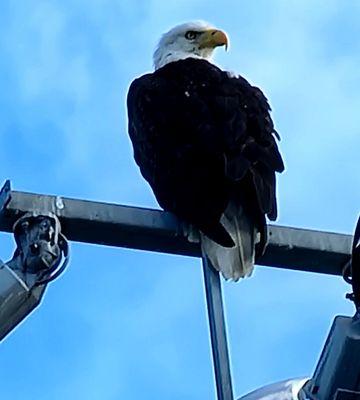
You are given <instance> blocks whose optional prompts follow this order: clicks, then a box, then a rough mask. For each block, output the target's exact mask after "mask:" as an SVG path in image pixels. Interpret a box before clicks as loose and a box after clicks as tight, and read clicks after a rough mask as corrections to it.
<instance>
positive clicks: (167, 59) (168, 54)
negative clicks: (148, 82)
mask: <svg viewBox="0 0 360 400" xmlns="http://www.w3.org/2000/svg"><path fill="white" fill-rule="evenodd" d="M207 50H208V49H202V50H201V51H199V52H195V51H193V52H191V53H190V52H186V51H180V50H171V49H161V48H158V49H157V50H156V51H155V53H154V67H155V70H157V69H159V68H161V67H163V66H164V65H166V64H169V63H171V62H174V61H179V60H185V59H186V58H196V59H199V60H207V61H210V62H211V58H212V57H211V56H212V51H210V49H209V51H207Z"/></svg>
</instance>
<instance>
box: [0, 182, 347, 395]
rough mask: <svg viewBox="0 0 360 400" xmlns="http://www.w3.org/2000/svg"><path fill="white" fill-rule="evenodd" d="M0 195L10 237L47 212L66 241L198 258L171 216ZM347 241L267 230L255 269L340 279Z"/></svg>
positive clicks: (215, 285) (222, 386) (217, 293)
mask: <svg viewBox="0 0 360 400" xmlns="http://www.w3.org/2000/svg"><path fill="white" fill-rule="evenodd" d="M1 193H2V195H3V196H2V197H3V199H5V196H6V207H5V208H4V209H3V211H2V213H0V231H5V232H11V231H12V226H13V224H14V223H15V222H16V221H17V220H18V219H19V218H20V217H21V216H22V215H23V214H25V213H27V212H33V213H36V214H47V213H49V212H51V213H53V214H55V215H56V216H57V217H58V218H59V220H60V222H61V226H62V232H63V233H64V234H65V235H66V236H67V238H68V239H69V240H73V241H78V242H86V243H93V244H100V245H107V246H116V247H127V248H133V249H140V250H148V251H157V252H162V253H171V254H179V255H188V256H195V257H201V256H202V255H201V249H200V246H199V244H196V243H190V242H188V240H187V239H186V238H185V237H184V235H183V233H182V226H181V224H180V222H179V221H178V220H177V219H176V217H175V216H173V215H172V214H169V213H166V212H163V211H160V210H152V209H145V208H138V207H128V206H123V205H117V204H108V203H100V202H93V201H87V200H77V199H69V198H63V197H59V196H48V195H41V194H32V193H24V192H16V191H10V186H9V184H8V183H7V185H5V186H4V188H3V191H2V192H0V197H1ZM9 197H10V201H9ZM4 204H5V200H4ZM0 211H1V210H0ZM351 242H352V236H351V235H344V234H338V233H329V232H319V231H314V230H306V229H298V228H291V227H284V226H274V225H271V226H270V227H269V244H268V247H267V250H266V252H265V254H264V256H263V257H262V258H261V259H260V260H259V261H258V264H260V265H266V266H270V267H279V268H288V269H293V270H302V271H310V272H318V273H324V274H334V275H340V274H342V271H343V268H344V266H345V265H346V264H347V263H348V262H349V259H350V249H351ZM202 259H203V271H204V283H205V293H206V302H207V310H208V317H209V326H210V337H211V347H212V353H213V363H214V373H215V381H216V388H217V398H218V400H233V398H234V397H233V389H232V383H231V371H230V361H229V351H228V344H227V339H226V324H225V316H224V308H223V301H222V292H221V281H220V277H219V273H218V272H217V271H215V270H214V268H213V267H212V265H211V264H210V262H209V260H208V259H207V258H206V257H203V258H202Z"/></svg>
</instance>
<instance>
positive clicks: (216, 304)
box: [202, 255, 234, 400]
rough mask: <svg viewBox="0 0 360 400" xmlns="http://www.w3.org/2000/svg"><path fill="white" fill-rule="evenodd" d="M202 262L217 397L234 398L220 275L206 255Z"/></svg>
mask: <svg viewBox="0 0 360 400" xmlns="http://www.w3.org/2000/svg"><path fill="white" fill-rule="evenodd" d="M202 262H203V271H204V284H205V293H206V303H207V310H208V317H209V325H210V337H211V348H212V355H213V363H214V372H215V380H216V391H217V398H218V400H233V399H234V396H233V389H232V383H231V372H230V361H229V350H228V344H227V339H226V327H225V317H224V306H223V300H222V293H221V281H220V276H219V273H218V272H217V271H216V270H215V269H214V267H213V266H212V265H211V263H210V261H209V259H208V258H207V257H206V256H204V255H203V257H202Z"/></svg>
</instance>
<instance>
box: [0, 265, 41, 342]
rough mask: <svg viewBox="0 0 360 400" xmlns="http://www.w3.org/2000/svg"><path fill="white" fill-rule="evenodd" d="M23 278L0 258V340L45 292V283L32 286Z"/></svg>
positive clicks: (37, 302) (35, 304)
mask: <svg viewBox="0 0 360 400" xmlns="http://www.w3.org/2000/svg"><path fill="white" fill-rule="evenodd" d="M28 277H29V278H30V279H31V278H32V277H31V276H30V275H29V276H28ZM24 278H25V277H24V276H22V275H21V273H20V272H19V271H16V272H15V271H13V270H12V269H11V268H9V267H8V265H7V264H4V263H3V262H2V261H1V260H0V341H1V340H2V339H3V338H4V337H5V336H6V335H7V334H8V333H9V332H11V331H12V330H13V329H14V328H15V327H16V326H17V325H18V324H19V323H20V322H21V321H22V320H23V319H24V318H25V317H26V316H27V315H28V314H29V313H30V312H31V311H32V310H33V309H34V308H35V307H36V306H37V305H38V304H39V303H40V301H41V298H42V296H43V294H44V292H45V288H46V286H45V285H41V286H37V287H33V285H32V284H29V283H28V282H27V281H26V280H25V279H24Z"/></svg>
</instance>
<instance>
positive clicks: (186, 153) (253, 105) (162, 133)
mask: <svg viewBox="0 0 360 400" xmlns="http://www.w3.org/2000/svg"><path fill="white" fill-rule="evenodd" d="M218 46H226V47H227V46H228V37H227V35H226V34H225V33H224V32H223V31H221V30H219V29H216V28H214V27H213V26H211V25H210V24H208V23H205V22H191V23H185V24H182V25H179V26H176V27H175V28H173V29H171V30H170V31H169V32H167V33H165V34H164V35H163V36H162V38H161V39H160V42H159V45H158V47H157V48H156V50H155V53H154V67H155V71H154V72H153V73H148V74H146V75H143V76H141V77H140V78H137V79H135V80H134V81H133V82H132V83H131V85H130V88H129V92H128V97H127V106H128V118H129V135H130V138H131V141H132V144H133V149H134V158H135V161H136V163H137V164H138V165H139V167H140V170H141V173H142V175H143V177H144V178H145V179H146V180H147V181H148V183H149V184H150V186H151V188H152V190H153V192H154V194H155V196H156V199H157V200H158V202H159V204H160V206H161V207H162V208H163V209H164V210H166V211H170V212H172V213H173V214H175V215H176V216H177V217H179V218H180V219H181V220H183V221H185V222H186V223H188V224H190V225H191V226H194V227H195V228H196V229H197V230H199V231H200V235H201V245H202V250H203V252H205V253H206V254H207V256H208V257H209V258H210V260H211V262H212V264H213V265H214V267H215V268H216V269H218V270H219V271H221V272H222V274H223V276H224V277H225V278H226V279H233V280H235V281H237V280H238V279H239V278H240V277H244V276H249V275H250V274H251V272H252V269H253V265H254V262H255V257H257V256H260V255H262V253H263V251H264V249H265V245H266V240H267V239H266V219H265V216H267V217H268V218H269V219H270V220H275V219H276V216H277V206H276V193H275V172H282V171H283V169H284V164H283V161H282V158H281V155H280V153H279V150H278V147H277V143H276V140H275V138H276V137H278V135H277V133H276V131H275V130H274V125H273V122H272V120H271V118H270V114H269V112H270V106H269V104H268V101H267V99H266V97H265V96H264V94H263V93H262V92H261V90H260V89H258V88H257V87H255V86H252V85H250V83H249V82H247V81H246V80H245V79H244V78H242V77H241V76H234V75H233V74H230V73H229V72H227V71H223V70H221V69H220V68H219V67H217V66H216V65H215V64H214V63H213V62H212V59H211V58H212V54H213V51H214V49H215V48H216V47H218Z"/></svg>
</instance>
